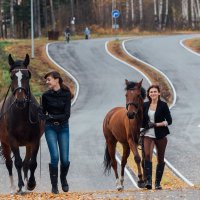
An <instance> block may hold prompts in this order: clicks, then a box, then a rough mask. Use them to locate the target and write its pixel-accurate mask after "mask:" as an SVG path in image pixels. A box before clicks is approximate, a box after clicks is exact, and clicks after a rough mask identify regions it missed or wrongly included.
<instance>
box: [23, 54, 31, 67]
mask: <svg viewBox="0 0 200 200" xmlns="http://www.w3.org/2000/svg"><path fill="white" fill-rule="evenodd" d="M29 62H30V58H29V55H28V54H26V57H25V59H24V65H25V66H26V67H27V66H28V65H29Z"/></svg>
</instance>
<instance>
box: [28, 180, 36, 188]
mask: <svg viewBox="0 0 200 200" xmlns="http://www.w3.org/2000/svg"><path fill="white" fill-rule="evenodd" d="M35 186H36V182H35V180H34V181H30V180H29V182H28V184H27V189H28V190H29V191H32V190H34V189H35Z"/></svg>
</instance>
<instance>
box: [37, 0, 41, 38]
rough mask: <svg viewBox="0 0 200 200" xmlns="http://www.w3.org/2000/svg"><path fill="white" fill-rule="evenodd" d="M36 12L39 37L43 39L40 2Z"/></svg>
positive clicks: (38, 0)
mask: <svg viewBox="0 0 200 200" xmlns="http://www.w3.org/2000/svg"><path fill="white" fill-rule="evenodd" d="M36 12H37V26H38V37H41V34H42V33H41V22H40V0H37V5H36Z"/></svg>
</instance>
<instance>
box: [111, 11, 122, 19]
mask: <svg viewBox="0 0 200 200" xmlns="http://www.w3.org/2000/svg"><path fill="white" fill-rule="evenodd" d="M119 16H120V12H119V10H113V11H112V17H113V18H118V17H119Z"/></svg>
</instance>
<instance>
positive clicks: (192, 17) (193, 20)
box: [191, 0, 195, 29]
mask: <svg viewBox="0 0 200 200" xmlns="http://www.w3.org/2000/svg"><path fill="white" fill-rule="evenodd" d="M191 26H192V29H195V19H194V0H191Z"/></svg>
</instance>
